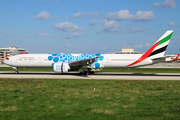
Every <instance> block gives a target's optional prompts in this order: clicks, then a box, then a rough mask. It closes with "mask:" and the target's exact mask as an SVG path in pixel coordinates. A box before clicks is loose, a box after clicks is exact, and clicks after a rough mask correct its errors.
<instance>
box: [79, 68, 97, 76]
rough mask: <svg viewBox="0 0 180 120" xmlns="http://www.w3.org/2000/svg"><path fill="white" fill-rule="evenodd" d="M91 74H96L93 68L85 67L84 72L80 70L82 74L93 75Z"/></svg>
mask: <svg viewBox="0 0 180 120" xmlns="http://www.w3.org/2000/svg"><path fill="white" fill-rule="evenodd" d="M91 74H94V71H91V68H89V69H87V71H86V69H84V70H83V72H80V75H91Z"/></svg>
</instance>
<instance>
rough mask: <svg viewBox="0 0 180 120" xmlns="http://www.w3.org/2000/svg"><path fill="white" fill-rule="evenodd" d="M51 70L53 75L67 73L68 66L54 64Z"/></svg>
mask: <svg viewBox="0 0 180 120" xmlns="http://www.w3.org/2000/svg"><path fill="white" fill-rule="evenodd" d="M53 70H54V72H55V73H68V71H69V70H70V66H69V64H68V63H54V66H53Z"/></svg>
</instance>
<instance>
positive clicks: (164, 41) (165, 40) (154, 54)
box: [128, 30, 173, 66]
mask: <svg viewBox="0 0 180 120" xmlns="http://www.w3.org/2000/svg"><path fill="white" fill-rule="evenodd" d="M172 34H173V30H168V31H166V33H165V34H164V35H162V36H161V37H160V38H159V39H158V40H157V41H156V42H155V43H154V44H153V46H151V48H149V50H148V51H146V52H145V53H144V54H143V55H142V56H141V57H140V58H139V59H138V60H136V61H135V62H133V63H131V64H130V65H128V66H132V65H135V64H137V63H139V62H141V61H143V60H145V59H146V58H150V59H157V58H161V57H164V53H165V51H166V48H167V46H168V44H169V41H170V39H171V36H172Z"/></svg>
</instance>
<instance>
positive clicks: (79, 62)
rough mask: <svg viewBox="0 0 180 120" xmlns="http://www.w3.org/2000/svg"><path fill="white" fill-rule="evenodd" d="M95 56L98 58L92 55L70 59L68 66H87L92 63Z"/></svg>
mask: <svg viewBox="0 0 180 120" xmlns="http://www.w3.org/2000/svg"><path fill="white" fill-rule="evenodd" d="M96 58H99V57H93V58H88V59H81V60H76V61H72V62H69V66H88V65H91V64H92V63H94V61H95V60H96Z"/></svg>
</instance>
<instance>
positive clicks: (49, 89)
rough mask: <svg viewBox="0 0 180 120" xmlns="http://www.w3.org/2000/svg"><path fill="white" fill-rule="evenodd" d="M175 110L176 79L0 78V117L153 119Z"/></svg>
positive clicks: (179, 103) (178, 99) (179, 107)
mask: <svg viewBox="0 0 180 120" xmlns="http://www.w3.org/2000/svg"><path fill="white" fill-rule="evenodd" d="M94 87H95V90H94ZM179 112H180V81H143V80H141V81H139V80H133V81H131V80H112V81H111V80H82V79H73V80H71V79H60V80H59V79H51V80H49V79H3V78H1V79H0V116H1V119H2V120H3V119H14V120H16V119H44V120H49V119H73V120H74V119H78V120H79V119H91V120H92V119H128V120H131V119H138V120H141V119H143V120H144V119H157V120H158V119H179V117H180V114H179Z"/></svg>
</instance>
